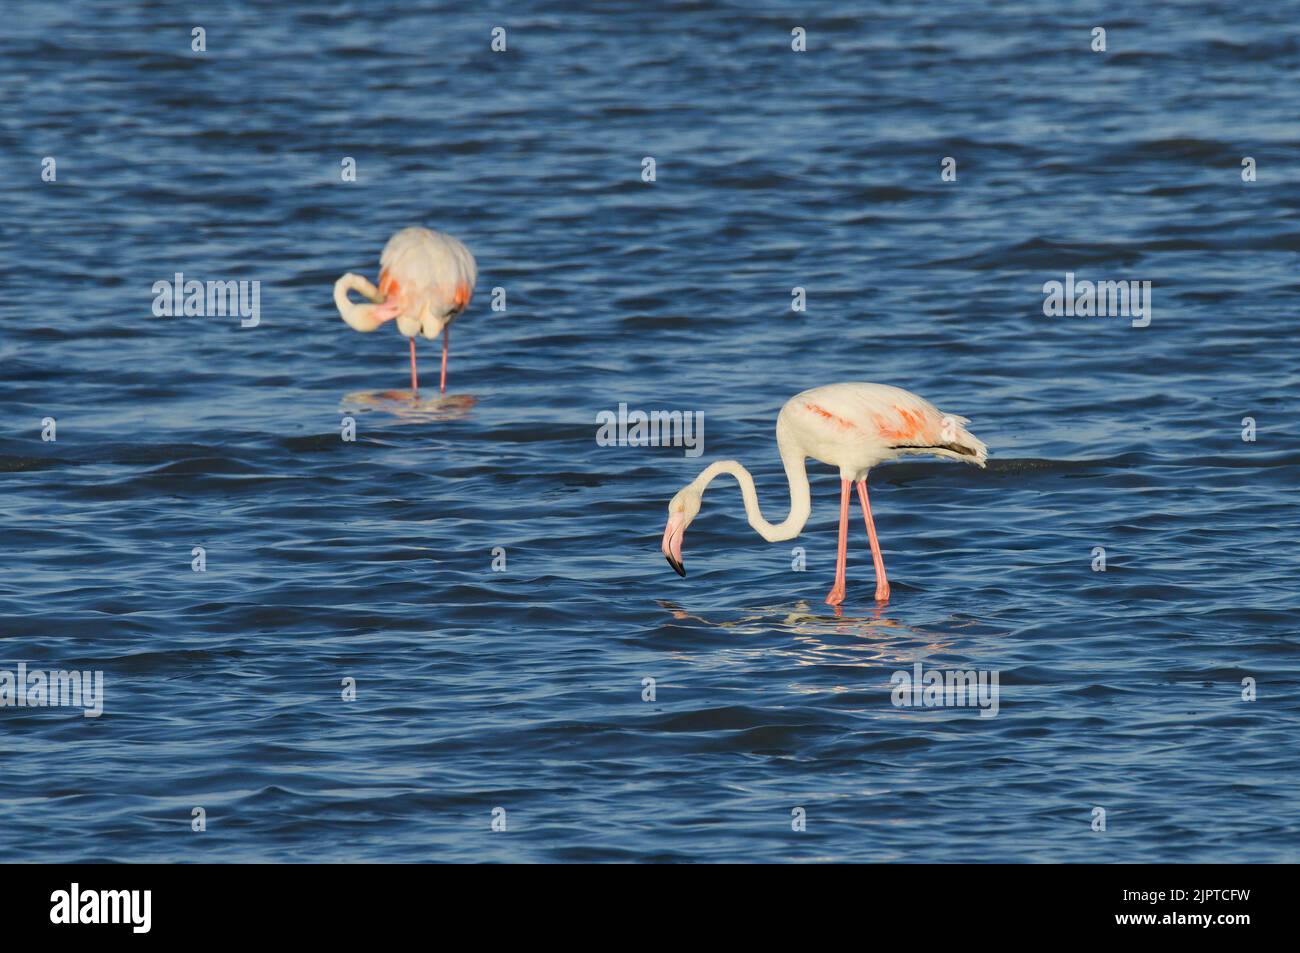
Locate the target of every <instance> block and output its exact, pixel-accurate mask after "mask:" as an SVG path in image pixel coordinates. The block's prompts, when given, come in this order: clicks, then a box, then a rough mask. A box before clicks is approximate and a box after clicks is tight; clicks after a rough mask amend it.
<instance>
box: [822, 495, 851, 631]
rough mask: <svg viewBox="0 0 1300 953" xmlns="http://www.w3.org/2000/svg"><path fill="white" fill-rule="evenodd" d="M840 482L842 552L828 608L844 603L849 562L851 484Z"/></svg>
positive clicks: (827, 602)
mask: <svg viewBox="0 0 1300 953" xmlns="http://www.w3.org/2000/svg"><path fill="white" fill-rule="evenodd" d="M851 482H852V481H851V480H840V551H839V555H838V556H837V557H836V560H835V585H834V586H832V587H831V591H830V592H829V593H827V595H826V604H827V605H828V606H838V605H839V604H840V603H841V602H843V601H844V584H845V581H844V573H845V570H846V569H847V566H848V561H849V484H850V483H851Z"/></svg>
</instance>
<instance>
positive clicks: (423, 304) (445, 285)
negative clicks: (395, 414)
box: [334, 227, 478, 392]
mask: <svg viewBox="0 0 1300 953" xmlns="http://www.w3.org/2000/svg"><path fill="white" fill-rule="evenodd" d="M477 279H478V265H477V263H476V262H475V261H474V256H473V255H472V254H470V251H469V249H468V248H466V247H465V246H464V244H462V243H461V242H460V241H459V240H458V239H455V238H453V237H452V236H450V235H445V234H443V233H442V232H435V231H433V230H432V229H429V228H419V227H411V228H404V229H402V230H401V231H399V232H397V233H396V234H395V235H393V237H392V238H390V239H389V240H388V243H387V244H386V245H385V246H384V250H383V252H382V253H381V255H380V257H379V287H378V288H376V287H375V286H374V285H372V284H371V283H370V282H369V281H367V280H366V279H365V278H363V277H361V276H360V275H355V274H351V273H349V274H346V275H344V276H343V277H342V278H340V279H339V280H338V281H336V282H335V283H334V303H335V306H336V307H337V308H338V310H339V314H340V315H341V316H342V318H343V320H344V321H345V322H346V323H347V324H348V326H349V327H351V328H353V329H354V330H357V331H363V332H370V331H375V330H377V329H378V328H379V327H380V325H382V324H384V323H385V322H387V321H393V320H395V321H396V322H397V329H398V330H399V331H400V332H401V333H402V334H403V335H405V336H406V337H407V338H410V340H411V390H412V391H415V390H417V388H418V379H417V377H416V373H415V338H416V336H417V335H422V336H424V337H426V338H428V339H430V340H433V339H435V338H437V336H438V335H439V334H442V336H443V348H442V390H443V391H444V392H445V391H446V389H447V352H448V349H449V342H450V337H451V324H452V322H453V321H455V320H456V318H458V317H459V316H460V314H461V313H462V312H463V311H464V310H465V309H466V308H467V307H468V306H469V302H470V299H471V298H472V297H473V296H474V282H475V281H476V280H477ZM352 291H356V292H358V293H360V294H362V295H363V296H365V297H366V298H368V299H369V300H370V302H371V303H370V304H358V303H356V302H354V301H352V300H351V298H350V297H349V292H352Z"/></svg>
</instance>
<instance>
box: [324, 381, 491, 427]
mask: <svg viewBox="0 0 1300 953" xmlns="http://www.w3.org/2000/svg"><path fill="white" fill-rule="evenodd" d="M477 403H478V398H477V397H475V396H474V395H473V394H446V395H443V394H436V393H435V394H434V396H430V397H424V396H421V395H420V394H419V393H417V394H415V395H412V393H411V391H410V390H409V389H406V390H359V391H354V392H353V393H351V394H348V395H347V396H346V397H344V398H343V400H342V401H341V402H340V406H339V410H340V412H341V413H345V414H350V413H351V414H355V413H360V412H363V411H365V412H369V411H378V412H380V413H386V414H390V415H392V416H393V417H396V418H397V419H398V422H399V423H412V424H414V423H427V422H429V421H433V420H461V419H462V418H464V417H466V416H468V415H469V411H470V409H471V408H472V407H473V406H474V405H475V404H477Z"/></svg>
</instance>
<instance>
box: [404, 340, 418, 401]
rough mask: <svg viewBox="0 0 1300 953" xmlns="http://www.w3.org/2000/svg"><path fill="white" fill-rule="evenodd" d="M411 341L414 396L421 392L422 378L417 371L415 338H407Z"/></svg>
mask: <svg viewBox="0 0 1300 953" xmlns="http://www.w3.org/2000/svg"><path fill="white" fill-rule="evenodd" d="M407 340H408V341H410V342H411V396H412V397H414V396H415V395H416V394H418V393H419V392H420V378H419V377H417V376H416V373H415V338H407Z"/></svg>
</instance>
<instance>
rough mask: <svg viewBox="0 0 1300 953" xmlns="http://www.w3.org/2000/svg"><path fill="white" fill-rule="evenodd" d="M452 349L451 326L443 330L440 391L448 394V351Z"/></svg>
mask: <svg viewBox="0 0 1300 953" xmlns="http://www.w3.org/2000/svg"><path fill="white" fill-rule="evenodd" d="M450 347H451V325H448V326H447V327H445V328H443V329H442V383H441V384H440V385H439V391H440V392H441V393H443V394H445V393H447V351H448V349H449V348H450Z"/></svg>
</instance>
